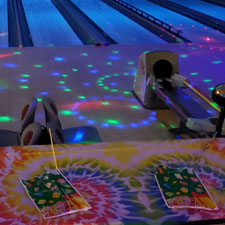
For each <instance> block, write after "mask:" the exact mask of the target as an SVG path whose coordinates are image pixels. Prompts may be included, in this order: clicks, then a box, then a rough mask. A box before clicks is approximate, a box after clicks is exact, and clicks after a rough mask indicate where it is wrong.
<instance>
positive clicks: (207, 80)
mask: <svg viewBox="0 0 225 225" xmlns="http://www.w3.org/2000/svg"><path fill="white" fill-rule="evenodd" d="M203 81H204V82H206V83H209V82H211V81H212V80H210V79H205V80H203Z"/></svg>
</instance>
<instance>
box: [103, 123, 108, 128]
mask: <svg viewBox="0 0 225 225" xmlns="http://www.w3.org/2000/svg"><path fill="white" fill-rule="evenodd" d="M101 126H102V127H109V124H108V123H102V125H101Z"/></svg>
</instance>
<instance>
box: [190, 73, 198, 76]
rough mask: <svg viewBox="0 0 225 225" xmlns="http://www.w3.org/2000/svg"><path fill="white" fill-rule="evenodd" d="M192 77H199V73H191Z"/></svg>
mask: <svg viewBox="0 0 225 225" xmlns="http://www.w3.org/2000/svg"><path fill="white" fill-rule="evenodd" d="M190 74H191V75H192V76H196V75H198V73H196V72H193V73H190Z"/></svg>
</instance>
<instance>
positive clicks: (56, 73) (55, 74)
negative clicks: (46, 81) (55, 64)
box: [52, 72, 60, 76]
mask: <svg viewBox="0 0 225 225" xmlns="http://www.w3.org/2000/svg"><path fill="white" fill-rule="evenodd" d="M52 75H53V76H59V75H60V73H59V72H53V73H52Z"/></svg>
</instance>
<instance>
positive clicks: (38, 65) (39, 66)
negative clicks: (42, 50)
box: [34, 64, 42, 68]
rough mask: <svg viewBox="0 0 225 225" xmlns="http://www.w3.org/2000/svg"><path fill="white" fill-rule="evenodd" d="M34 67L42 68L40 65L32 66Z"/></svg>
mask: <svg viewBox="0 0 225 225" xmlns="http://www.w3.org/2000/svg"><path fill="white" fill-rule="evenodd" d="M34 67H36V68H41V67H42V65H40V64H37V65H34Z"/></svg>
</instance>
